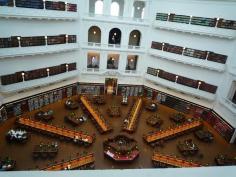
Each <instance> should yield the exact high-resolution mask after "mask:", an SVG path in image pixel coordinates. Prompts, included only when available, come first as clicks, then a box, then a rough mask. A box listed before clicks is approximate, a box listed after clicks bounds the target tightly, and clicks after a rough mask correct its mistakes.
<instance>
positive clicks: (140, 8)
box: [132, 1, 145, 19]
mask: <svg viewBox="0 0 236 177" xmlns="http://www.w3.org/2000/svg"><path fill="white" fill-rule="evenodd" d="M144 8H145V2H144V1H135V2H134V4H133V11H132V12H133V17H134V18H142V19H143V17H144V13H145V12H144Z"/></svg>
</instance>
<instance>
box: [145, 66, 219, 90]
mask: <svg viewBox="0 0 236 177" xmlns="http://www.w3.org/2000/svg"><path fill="white" fill-rule="evenodd" d="M150 70H152V71H153V70H154V68H150V67H148V68H147V74H148V75H152V76H155V75H153V73H150ZM156 70H158V71H159V74H157V75H156V76H155V77H159V78H162V79H165V80H168V81H171V82H175V83H177V84H180V85H184V86H188V87H192V88H194V89H198V90H202V91H205V92H209V93H212V94H215V93H216V90H217V86H215V85H212V84H209V83H206V82H204V81H199V80H195V79H192V78H188V77H184V76H179V75H177V74H174V73H170V72H167V71H164V70H161V69H156Z"/></svg>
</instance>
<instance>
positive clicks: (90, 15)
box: [82, 13, 149, 26]
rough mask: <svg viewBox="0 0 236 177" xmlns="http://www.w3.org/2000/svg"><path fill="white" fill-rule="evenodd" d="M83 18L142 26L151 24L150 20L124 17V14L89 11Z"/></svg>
mask: <svg viewBox="0 0 236 177" xmlns="http://www.w3.org/2000/svg"><path fill="white" fill-rule="evenodd" d="M82 19H83V20H88V21H100V22H109V23H116V24H117V23H121V24H124V23H125V24H129V25H130V24H131V25H140V26H149V21H148V20H146V19H141V18H132V17H123V16H111V15H104V14H94V13H87V14H84V16H83V18H82Z"/></svg>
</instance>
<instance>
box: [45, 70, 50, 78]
mask: <svg viewBox="0 0 236 177" xmlns="http://www.w3.org/2000/svg"><path fill="white" fill-rule="evenodd" d="M46 71H47V74H48V77H49V74H50V69H49V68H47V69H46Z"/></svg>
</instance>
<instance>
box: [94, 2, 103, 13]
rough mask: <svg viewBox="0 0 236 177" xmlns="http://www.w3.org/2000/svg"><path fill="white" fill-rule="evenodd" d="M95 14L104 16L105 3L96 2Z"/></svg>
mask: <svg viewBox="0 0 236 177" xmlns="http://www.w3.org/2000/svg"><path fill="white" fill-rule="evenodd" d="M95 14H103V1H101V0H97V1H96V2H95Z"/></svg>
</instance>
